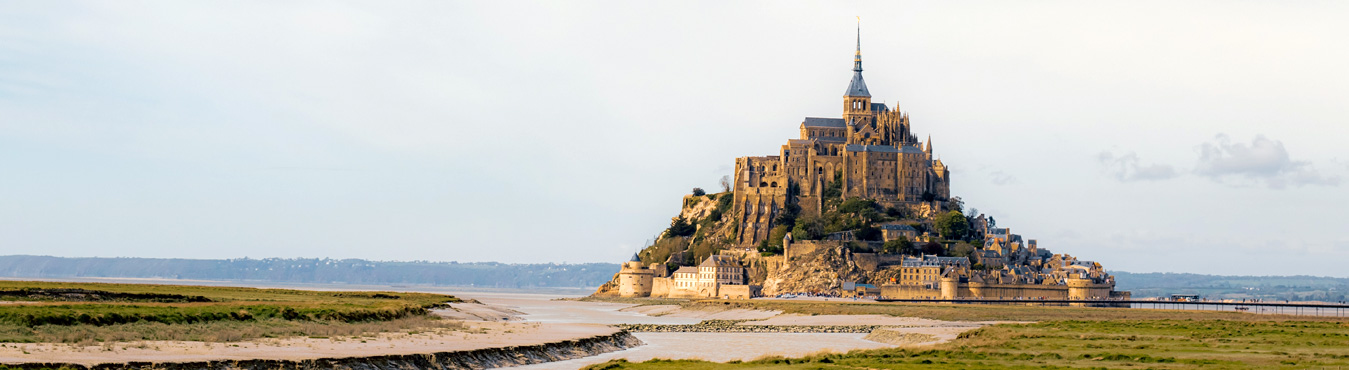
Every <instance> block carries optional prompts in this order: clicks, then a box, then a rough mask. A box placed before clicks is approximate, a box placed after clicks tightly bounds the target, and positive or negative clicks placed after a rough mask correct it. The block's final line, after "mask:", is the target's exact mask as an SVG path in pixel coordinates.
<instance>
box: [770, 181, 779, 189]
mask: <svg viewBox="0 0 1349 370" xmlns="http://www.w3.org/2000/svg"><path fill="white" fill-rule="evenodd" d="M768 186H770V187H774V188H776V187H778V182H777V181H774V182H773V183H772V184H769V185H768Z"/></svg>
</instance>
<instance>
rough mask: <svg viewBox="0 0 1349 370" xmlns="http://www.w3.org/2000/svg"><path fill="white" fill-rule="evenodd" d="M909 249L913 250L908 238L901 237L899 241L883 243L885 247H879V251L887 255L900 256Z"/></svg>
mask: <svg viewBox="0 0 1349 370" xmlns="http://www.w3.org/2000/svg"><path fill="white" fill-rule="evenodd" d="M910 249H913V243H912V242H909V238H905V237H902V236H901V237H899V239H895V240H891V241H888V242H885V245H883V246H881V250H882V251H884V252H885V253H889V254H900V253H904V252H907V251H909V250H910Z"/></svg>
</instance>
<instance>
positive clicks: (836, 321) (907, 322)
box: [740, 314, 988, 327]
mask: <svg viewBox="0 0 1349 370" xmlns="http://www.w3.org/2000/svg"><path fill="white" fill-rule="evenodd" d="M987 324H988V323H986V322H975V321H942V320H931V319H922V318H917V317H899V316H887V315H814V316H812V315H801V314H781V315H777V316H773V317H769V318H766V319H763V320H754V321H746V322H742V323H740V325H893V326H923V327H976V326H982V325H987Z"/></svg>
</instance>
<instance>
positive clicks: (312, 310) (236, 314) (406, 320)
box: [0, 281, 458, 343]
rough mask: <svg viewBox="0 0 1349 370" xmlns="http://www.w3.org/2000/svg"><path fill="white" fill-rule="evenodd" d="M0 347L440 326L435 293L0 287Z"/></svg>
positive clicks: (440, 301) (441, 302)
mask: <svg viewBox="0 0 1349 370" xmlns="http://www.w3.org/2000/svg"><path fill="white" fill-rule="evenodd" d="M0 301H3V302H6V303H5V304H0V342H67V343H69V342H84V343H88V342H90V341H94V342H101V341H126V340H206V341H231V340H242V339H250V338H257V337H274V336H307V335H308V336H313V335H325V336H326V335H359V334H360V333H367V332H378V331H385V330H400V329H406V328H413V327H424V326H429V327H444V326H453V325H455V324H454V323H449V322H443V321H444V320H437V319H436V318H434V317H430V315H427V312H428V311H427V310H429V309H432V308H437V307H443V306H445V305H446V303H449V302H457V301H458V299H456V298H454V297H452V296H447V295H440V294H427V293H391V292H324V291H305V290H286V289H254V288H235V287H205V286H184V285H149V284H103V283H64V282H30V281H0Z"/></svg>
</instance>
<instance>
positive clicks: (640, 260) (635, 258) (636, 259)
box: [628, 253, 642, 262]
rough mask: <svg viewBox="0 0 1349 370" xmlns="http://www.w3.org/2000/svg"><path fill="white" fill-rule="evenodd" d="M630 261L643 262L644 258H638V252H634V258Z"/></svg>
mask: <svg viewBox="0 0 1349 370" xmlns="http://www.w3.org/2000/svg"><path fill="white" fill-rule="evenodd" d="M628 262H642V259H641V258H637V253H633V254H632V258H631V259H629V260H628Z"/></svg>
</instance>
